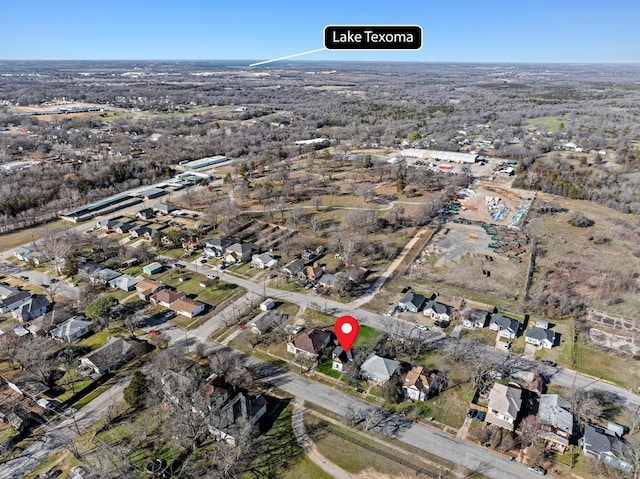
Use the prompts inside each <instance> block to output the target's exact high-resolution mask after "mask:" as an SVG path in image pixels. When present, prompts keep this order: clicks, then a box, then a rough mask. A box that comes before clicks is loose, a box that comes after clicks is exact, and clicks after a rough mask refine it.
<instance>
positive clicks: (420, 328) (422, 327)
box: [417, 324, 429, 331]
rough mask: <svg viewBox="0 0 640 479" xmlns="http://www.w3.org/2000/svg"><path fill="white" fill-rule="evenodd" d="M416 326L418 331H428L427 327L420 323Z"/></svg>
mask: <svg viewBox="0 0 640 479" xmlns="http://www.w3.org/2000/svg"><path fill="white" fill-rule="evenodd" d="M417 327H418V329H419V330H420V331H429V328H427V327H426V326H423V325H422V324H419V325H418V326H417Z"/></svg>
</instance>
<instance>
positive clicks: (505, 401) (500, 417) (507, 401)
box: [486, 383, 522, 431]
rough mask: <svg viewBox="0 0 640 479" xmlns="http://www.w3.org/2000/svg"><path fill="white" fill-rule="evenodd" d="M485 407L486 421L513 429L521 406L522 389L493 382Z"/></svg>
mask: <svg viewBox="0 0 640 479" xmlns="http://www.w3.org/2000/svg"><path fill="white" fill-rule="evenodd" d="M487 408H488V411H487V419H486V421H487V423H489V424H495V425H496V426H500V427H501V428H504V429H506V430H508V431H513V430H514V429H515V427H516V421H517V420H518V414H519V413H520V409H521V408H522V389H521V388H520V387H514V386H512V385H506V384H500V383H494V385H493V387H492V388H491V391H489V404H488V406H487Z"/></svg>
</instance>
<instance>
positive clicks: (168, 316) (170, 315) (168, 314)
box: [162, 311, 176, 319]
mask: <svg viewBox="0 0 640 479" xmlns="http://www.w3.org/2000/svg"><path fill="white" fill-rule="evenodd" d="M175 317H176V312H175V311H167V312H166V313H164V314H163V315H162V319H171V318H175Z"/></svg>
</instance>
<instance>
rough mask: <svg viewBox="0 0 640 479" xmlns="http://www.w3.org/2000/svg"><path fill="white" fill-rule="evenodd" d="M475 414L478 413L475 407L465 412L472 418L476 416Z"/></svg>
mask: <svg viewBox="0 0 640 479" xmlns="http://www.w3.org/2000/svg"><path fill="white" fill-rule="evenodd" d="M477 414H478V411H477V410H476V409H469V412H468V413H467V417H470V418H474V417H476V415H477Z"/></svg>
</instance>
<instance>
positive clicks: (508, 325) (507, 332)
mask: <svg viewBox="0 0 640 479" xmlns="http://www.w3.org/2000/svg"><path fill="white" fill-rule="evenodd" d="M489 329H491V330H492V331H498V334H499V335H500V336H502V337H503V338H509V339H513V338H515V337H516V336H517V335H518V332H519V331H520V323H519V322H518V320H516V319H512V318H507V317H506V316H502V315H501V314H498V313H494V314H492V315H491V320H490V321H489Z"/></svg>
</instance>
